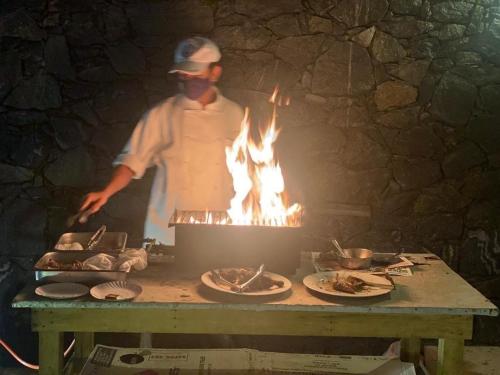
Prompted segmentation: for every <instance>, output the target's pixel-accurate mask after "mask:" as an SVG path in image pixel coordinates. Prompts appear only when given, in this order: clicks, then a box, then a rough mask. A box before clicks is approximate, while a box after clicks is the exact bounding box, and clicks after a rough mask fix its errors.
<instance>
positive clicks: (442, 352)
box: [436, 338, 464, 375]
mask: <svg viewBox="0 0 500 375" xmlns="http://www.w3.org/2000/svg"><path fill="white" fill-rule="evenodd" d="M463 363H464V340H463V339H460V338H458V339H457V338H453V339H451V338H445V339H439V345H438V360H437V373H436V374H437V375H450V374H453V375H461V374H463Z"/></svg>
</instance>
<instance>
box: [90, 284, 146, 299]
mask: <svg viewBox="0 0 500 375" xmlns="http://www.w3.org/2000/svg"><path fill="white" fill-rule="evenodd" d="M141 293H142V288H141V287H140V286H139V285H137V284H132V283H129V282H127V281H110V282H107V283H102V284H99V285H96V286H95V287H93V288H92V289H90V294H91V295H92V297H94V298H97V299H102V300H106V301H125V300H129V299H133V298H135V297H137V296H138V295H139V294H141ZM112 295H114V296H116V298H110V297H111V296H112ZM106 297H107V298H106Z"/></svg>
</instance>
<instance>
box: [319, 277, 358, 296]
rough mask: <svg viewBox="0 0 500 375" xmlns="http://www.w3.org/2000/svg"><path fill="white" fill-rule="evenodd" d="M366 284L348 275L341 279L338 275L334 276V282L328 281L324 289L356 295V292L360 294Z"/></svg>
mask: <svg viewBox="0 0 500 375" xmlns="http://www.w3.org/2000/svg"><path fill="white" fill-rule="evenodd" d="M366 285H367V284H366V283H365V282H364V281H363V280H361V279H359V278H357V277H355V276H352V275H348V276H347V277H341V276H339V274H338V273H337V274H336V277H335V279H334V280H328V281H327V282H326V283H325V284H324V285H323V287H324V289H327V290H336V291H339V292H344V293H349V294H356V293H357V292H361V291H362V290H363V289H364V287H365V286H366Z"/></svg>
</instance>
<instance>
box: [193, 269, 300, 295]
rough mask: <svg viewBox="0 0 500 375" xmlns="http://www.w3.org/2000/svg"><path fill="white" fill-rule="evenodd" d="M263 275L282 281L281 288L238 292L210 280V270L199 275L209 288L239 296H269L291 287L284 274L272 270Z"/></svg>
mask: <svg viewBox="0 0 500 375" xmlns="http://www.w3.org/2000/svg"><path fill="white" fill-rule="evenodd" d="M264 275H266V276H267V277H269V278H271V279H273V280H276V281H281V282H283V286H282V287H281V288H273V289H266V290H259V291H256V292H241V293H238V292H235V291H232V290H231V288H230V287H228V286H225V285H219V284H217V283H216V282H215V281H213V280H212V271H207V272H205V273H204V274H203V275H201V282H202V283H203V284H205V285H206V286H208V287H209V288H212V289H215V290H218V291H219V292H224V293H230V294H237V295H241V296H270V295H273V294H280V293H284V292H286V291H287V290H289V289H290V288H291V287H292V283H291V282H290V280H288V279H287V278H286V277H285V276H281V275H278V274H277V273H272V272H267V271H264Z"/></svg>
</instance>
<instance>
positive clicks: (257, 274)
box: [238, 264, 264, 293]
mask: <svg viewBox="0 0 500 375" xmlns="http://www.w3.org/2000/svg"><path fill="white" fill-rule="evenodd" d="M263 272H264V264H261V265H260V266H259V268H258V269H257V272H255V275H253V276H252V277H251V278H250V279H248V280H247V281H245V282H244V283H243V284H241V285H238V293H241V292H244V291H245V289H247V288H248V287H249V286H250V285H252V284H253V283H254V281H255V280H257V279H258V278H259V277H260V276H261V275H262V273H263Z"/></svg>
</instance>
